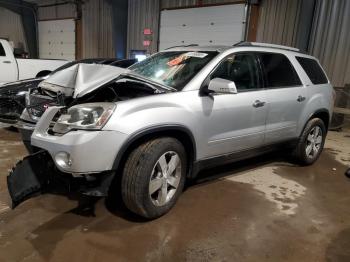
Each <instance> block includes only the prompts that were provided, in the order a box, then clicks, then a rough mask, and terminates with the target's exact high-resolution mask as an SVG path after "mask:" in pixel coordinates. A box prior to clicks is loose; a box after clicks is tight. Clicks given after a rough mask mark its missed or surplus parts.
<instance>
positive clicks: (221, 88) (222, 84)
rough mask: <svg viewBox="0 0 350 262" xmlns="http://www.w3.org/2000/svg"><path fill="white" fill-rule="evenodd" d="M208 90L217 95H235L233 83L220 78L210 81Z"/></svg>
mask: <svg viewBox="0 0 350 262" xmlns="http://www.w3.org/2000/svg"><path fill="white" fill-rule="evenodd" d="M208 90H210V91H213V92H215V93H218V94H237V88H236V84H235V82H233V81H229V80H226V79H222V78H214V79H212V80H210V82H209V86H208Z"/></svg>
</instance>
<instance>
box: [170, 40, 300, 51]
mask: <svg viewBox="0 0 350 262" xmlns="http://www.w3.org/2000/svg"><path fill="white" fill-rule="evenodd" d="M235 47H253V48H257V49H259V48H272V49H278V50H286V51H291V52H297V53H301V52H300V50H299V49H298V48H294V47H290V46H284V45H276V44H269V43H259V42H245V41H241V42H238V43H236V44H234V45H233V46H223V45H222V46H198V45H195V44H193V45H184V46H174V47H169V48H168V49H165V50H163V51H170V50H171V51H187V50H188V51H216V52H224V51H226V50H228V49H232V48H235Z"/></svg>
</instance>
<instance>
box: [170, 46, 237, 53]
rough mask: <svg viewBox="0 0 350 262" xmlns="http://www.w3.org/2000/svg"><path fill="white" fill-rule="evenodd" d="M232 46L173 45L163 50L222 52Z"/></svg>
mask: <svg viewBox="0 0 350 262" xmlns="http://www.w3.org/2000/svg"><path fill="white" fill-rule="evenodd" d="M230 48H232V46H223V45H218V46H199V45H184V46H174V47H169V48H167V49H165V50H163V51H187V50H188V51H213V52H223V51H225V50H228V49H230Z"/></svg>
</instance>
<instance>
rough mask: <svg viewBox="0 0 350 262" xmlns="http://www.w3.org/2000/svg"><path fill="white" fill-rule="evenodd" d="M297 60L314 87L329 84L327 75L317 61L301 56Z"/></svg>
mask: <svg viewBox="0 0 350 262" xmlns="http://www.w3.org/2000/svg"><path fill="white" fill-rule="evenodd" d="M296 59H297V60H298V62H299V64H300V65H301V67H302V68H303V69H304V71H305V73H306V74H307V76H308V77H309V78H310V80H311V82H312V83H313V84H314V85H320V84H327V83H328V80H327V77H326V75H325V74H324V72H323V70H322V68H321V67H320V65H319V64H318V62H317V61H316V60H315V59H311V58H306V57H300V56H297V57H296Z"/></svg>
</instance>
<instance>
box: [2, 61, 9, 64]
mask: <svg viewBox="0 0 350 262" xmlns="http://www.w3.org/2000/svg"><path fill="white" fill-rule="evenodd" d="M3 63H4V64H11V61H4V62H3Z"/></svg>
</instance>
